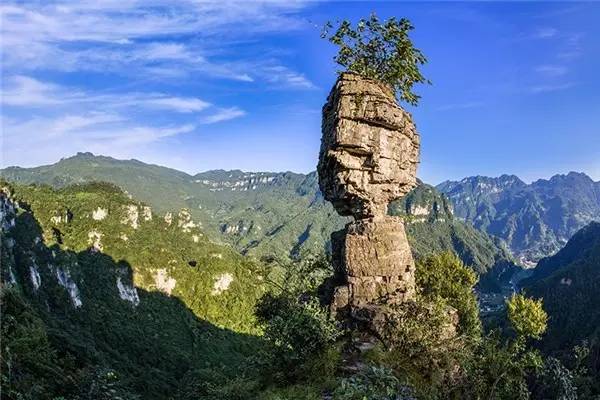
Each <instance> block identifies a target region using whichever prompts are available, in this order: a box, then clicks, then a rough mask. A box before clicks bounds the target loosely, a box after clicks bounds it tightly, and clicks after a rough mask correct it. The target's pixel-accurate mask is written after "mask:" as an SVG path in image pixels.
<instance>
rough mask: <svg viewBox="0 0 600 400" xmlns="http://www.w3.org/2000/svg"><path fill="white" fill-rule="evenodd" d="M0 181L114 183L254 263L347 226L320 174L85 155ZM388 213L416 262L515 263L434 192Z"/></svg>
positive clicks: (311, 244)
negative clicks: (446, 257)
mask: <svg viewBox="0 0 600 400" xmlns="http://www.w3.org/2000/svg"><path fill="white" fill-rule="evenodd" d="M0 175H1V176H3V177H4V178H6V179H8V180H9V181H12V182H17V183H23V184H30V183H43V184H49V185H52V186H55V187H63V186H66V185H69V184H73V183H82V182H90V181H106V182H110V183H113V184H115V185H117V186H119V187H121V188H122V189H123V190H125V191H127V193H129V194H131V195H132V196H133V197H134V198H136V199H139V200H141V201H143V202H145V203H147V204H150V205H152V207H153V209H154V210H155V212H158V213H162V214H164V213H166V212H173V211H178V210H179V209H182V208H187V209H189V210H190V213H191V214H192V216H193V218H194V220H195V221H196V222H198V223H199V225H200V227H201V229H202V230H203V232H204V233H205V234H206V235H207V236H209V237H210V238H211V239H212V240H214V241H216V242H221V243H228V244H231V245H232V246H234V247H235V248H236V249H238V251H240V252H241V253H243V254H247V255H250V256H254V257H256V258H261V257H264V256H272V255H276V256H289V257H292V258H297V257H302V256H303V255H305V254H309V253H318V252H323V250H324V249H325V248H327V246H328V245H329V240H330V235H331V232H333V231H335V230H338V229H341V228H342V227H343V226H344V224H345V223H346V222H347V219H346V218H343V217H340V216H339V215H338V214H337V213H336V212H335V210H334V209H333V207H332V206H331V205H330V204H329V203H328V202H326V201H325V200H324V199H323V196H322V195H321V193H320V191H319V188H318V182H317V176H316V173H315V172H312V173H309V174H298V173H293V172H280V173H273V172H243V171H239V170H233V171H224V170H214V171H207V172H202V173H199V174H196V175H189V174H186V173H184V172H181V171H177V170H173V169H170V168H164V167H160V166H156V165H149V164H145V163H142V162H140V161H137V160H116V159H114V158H111V157H104V156H95V155H93V154H91V153H79V154H77V155H76V156H73V157H69V158H65V159H62V160H61V161H59V162H58V163H56V164H53V165H48V166H41V167H36V168H18V167H10V168H6V169H4V170H0ZM390 212H391V213H393V214H396V215H402V216H404V217H405V219H406V220H407V231H408V234H409V240H410V241H411V244H412V246H413V251H414V253H415V255H416V256H417V257H421V256H424V255H426V254H430V253H431V252H436V251H444V250H454V251H456V252H457V253H458V254H459V256H461V258H462V259H463V260H464V261H465V262H466V263H468V264H470V265H472V266H473V267H474V268H475V269H476V270H477V271H478V272H479V273H482V274H483V273H485V272H487V271H488V270H490V269H492V268H494V266H496V264H501V265H503V266H505V265H506V263H507V262H508V263H510V259H511V256H510V254H509V252H508V251H507V250H506V248H505V247H504V246H503V245H502V244H501V243H499V242H498V241H497V240H495V239H493V238H491V237H489V236H488V235H486V234H485V233H482V232H480V231H478V230H476V229H474V228H473V227H472V226H470V225H469V224H465V223H463V222H461V221H459V220H458V219H455V218H454V217H453V216H452V210H451V207H450V204H449V203H448V200H447V199H446V198H445V196H442V195H441V194H440V193H439V192H438V191H437V190H436V189H435V188H434V187H432V186H429V185H426V184H423V183H421V184H420V185H419V186H418V187H417V188H416V189H415V190H413V192H411V193H410V194H409V195H407V196H406V197H405V198H403V199H401V200H399V201H397V202H395V203H393V204H392V205H390Z"/></svg>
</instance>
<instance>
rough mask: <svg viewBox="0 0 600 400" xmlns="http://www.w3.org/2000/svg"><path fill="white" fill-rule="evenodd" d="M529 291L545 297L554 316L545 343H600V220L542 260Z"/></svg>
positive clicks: (550, 345) (564, 345) (554, 346)
mask: <svg viewBox="0 0 600 400" xmlns="http://www.w3.org/2000/svg"><path fill="white" fill-rule="evenodd" d="M523 285H524V287H525V290H526V291H527V293H530V294H531V295H533V296H536V297H540V298H543V299H544V305H545V308H546V310H547V311H548V314H549V315H550V317H551V318H550V322H549V325H548V334H547V336H546V338H545V339H544V342H543V343H544V344H545V346H547V347H548V348H549V349H552V350H557V349H565V348H569V347H571V346H574V345H576V344H580V343H581V342H582V341H583V340H587V341H589V342H591V343H594V344H595V345H596V346H597V345H598V343H599V342H600V223H597V222H592V223H590V224H589V225H587V226H586V227H584V228H582V229H581V230H579V231H578V232H577V233H576V234H575V235H573V237H572V238H571V240H569V242H568V243H567V245H566V246H565V247H564V248H563V249H561V250H560V251H559V252H558V253H556V254H555V255H554V256H552V257H548V258H544V259H542V260H540V262H539V263H538V266H537V267H536V268H535V270H534V274H533V276H532V277H531V278H529V279H527V280H525V281H524V282H523Z"/></svg>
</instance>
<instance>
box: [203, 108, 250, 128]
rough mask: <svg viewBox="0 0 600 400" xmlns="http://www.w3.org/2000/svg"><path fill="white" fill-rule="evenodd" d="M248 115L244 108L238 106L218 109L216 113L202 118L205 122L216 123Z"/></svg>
mask: <svg viewBox="0 0 600 400" xmlns="http://www.w3.org/2000/svg"><path fill="white" fill-rule="evenodd" d="M244 115H246V112H245V111H244V110H241V109H239V108H237V107H231V108H224V109H221V110H218V111H217V112H216V113H214V114H212V115H209V116H207V117H204V118H203V119H202V123H203V124H214V123H216V122H222V121H228V120H230V119H234V118H239V117H243V116H244Z"/></svg>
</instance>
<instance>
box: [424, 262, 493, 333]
mask: <svg viewBox="0 0 600 400" xmlns="http://www.w3.org/2000/svg"><path fill="white" fill-rule="evenodd" d="M416 280H417V285H418V287H419V288H420V289H421V291H422V294H423V295H424V296H425V297H440V298H442V299H443V300H444V301H445V303H446V304H448V305H450V306H452V307H454V308H455V309H456V310H457V312H458V316H459V326H458V329H459V333H461V334H466V335H469V336H478V335H480V334H481V321H480V319H479V308H478V305H477V298H476V297H475V295H474V294H473V288H474V287H475V285H476V284H477V275H476V274H475V272H473V270H472V269H470V268H469V267H467V266H466V265H465V264H464V263H463V262H462V261H461V260H460V258H458V256H457V255H456V254H454V253H452V252H444V253H440V254H435V255H432V256H429V257H426V258H424V259H423V260H421V261H419V262H418V263H417V269H416Z"/></svg>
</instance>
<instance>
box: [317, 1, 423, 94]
mask: <svg viewBox="0 0 600 400" xmlns="http://www.w3.org/2000/svg"><path fill="white" fill-rule="evenodd" d="M336 26H337V29H336V31H335V33H333V34H330V30H331V29H332V28H333V27H334V24H332V23H331V22H327V23H326V24H325V27H324V29H323V33H322V35H321V37H323V38H327V39H328V40H329V41H330V42H331V43H333V44H335V45H337V46H339V48H340V49H339V51H338V54H337V55H336V56H335V57H334V60H335V62H337V63H338V64H340V65H341V66H342V67H344V70H343V71H338V72H345V71H350V72H355V73H357V74H359V75H362V76H364V77H367V78H372V79H376V80H378V81H381V82H383V83H386V84H388V85H390V86H391V87H392V88H393V90H394V91H395V92H396V93H397V95H398V96H399V98H400V100H401V101H405V102H407V103H409V104H412V105H417V103H418V102H419V99H420V96H419V95H417V94H415V93H414V92H413V91H412V87H413V85H414V84H415V83H431V82H430V81H429V80H427V79H426V78H425V77H424V76H423V75H422V74H421V71H420V69H419V67H420V66H421V65H423V64H425V63H426V62H427V59H426V58H425V56H424V55H423V53H422V52H421V51H420V50H419V49H417V48H415V47H414V46H413V43H412V41H411V40H410V37H409V36H408V34H409V32H410V31H411V30H413V29H414V27H413V25H412V24H411V23H410V21H409V20H408V19H406V18H402V19H400V20H397V19H396V18H394V17H392V18H390V19H388V20H387V21H384V22H383V23H381V22H379V18H377V15H375V13H373V14H371V16H370V17H369V19H361V20H360V21H358V24H357V25H356V28H354V27H353V26H352V24H351V23H350V21H348V20H344V21H341V22H338V23H336Z"/></svg>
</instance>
